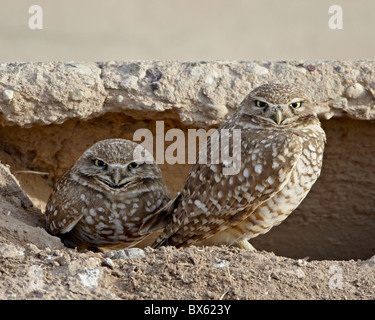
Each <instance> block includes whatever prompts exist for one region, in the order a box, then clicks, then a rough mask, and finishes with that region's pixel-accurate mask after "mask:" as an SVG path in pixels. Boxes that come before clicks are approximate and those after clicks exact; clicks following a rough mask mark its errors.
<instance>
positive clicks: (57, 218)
mask: <svg viewBox="0 0 375 320" xmlns="http://www.w3.org/2000/svg"><path fill="white" fill-rule="evenodd" d="M137 146H139V145H138V144H136V143H134V142H131V141H128V140H124V139H110V140H102V141H99V142H97V143H96V144H94V145H93V146H92V147H91V148H89V149H88V150H86V151H85V152H84V153H83V155H82V156H81V157H80V158H79V159H78V160H77V161H76V163H75V164H74V165H73V166H72V167H71V168H70V169H68V170H67V171H66V172H65V173H64V174H63V176H62V177H61V179H60V180H59V181H58V182H57V184H56V186H55V189H54V190H53V192H52V194H51V196H50V197H49V200H48V203H47V206H46V213H45V214H46V229H47V230H48V231H49V232H50V233H51V234H53V235H58V236H59V237H61V238H62V240H63V242H64V243H65V244H66V245H67V246H70V247H77V248H79V249H93V250H96V249H100V250H101V249H104V248H105V249H121V248H126V247H132V246H134V245H136V244H137V243H139V242H140V241H142V240H143V239H144V238H145V236H147V233H146V234H142V235H141V234H140V233H139V227H140V226H141V225H142V224H143V222H144V221H145V219H149V218H151V217H152V216H153V215H154V213H155V211H157V210H158V209H159V208H161V207H162V206H164V205H165V204H167V202H168V201H169V200H170V195H169V192H168V190H167V188H166V186H165V183H164V180H163V178H162V175H161V171H160V169H159V167H158V165H157V164H156V163H155V162H152V163H148V162H145V161H143V160H142V157H139V158H135V157H134V155H135V153H134V150H135V148H136V147H137Z"/></svg>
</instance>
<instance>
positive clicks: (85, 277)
mask: <svg viewBox="0 0 375 320" xmlns="http://www.w3.org/2000/svg"><path fill="white" fill-rule="evenodd" d="M99 276H100V270H99V269H98V268H90V269H85V273H79V274H78V278H79V279H80V280H81V283H82V285H83V286H85V287H88V288H96V287H97V286H98V279H99Z"/></svg>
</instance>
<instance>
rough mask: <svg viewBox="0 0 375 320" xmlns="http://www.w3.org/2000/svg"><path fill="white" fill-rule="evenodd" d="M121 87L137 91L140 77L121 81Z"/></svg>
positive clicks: (131, 77) (130, 77)
mask: <svg viewBox="0 0 375 320" xmlns="http://www.w3.org/2000/svg"><path fill="white" fill-rule="evenodd" d="M120 87H122V88H124V89H136V88H137V87H138V77H136V76H129V77H126V78H125V79H124V80H122V81H121V83H120Z"/></svg>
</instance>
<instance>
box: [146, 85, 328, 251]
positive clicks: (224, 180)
mask: <svg viewBox="0 0 375 320" xmlns="http://www.w3.org/2000/svg"><path fill="white" fill-rule="evenodd" d="M223 129H227V130H228V131H227V132H229V136H230V137H231V138H232V137H233V136H234V134H233V133H234V129H240V132H241V139H240V146H239V148H237V149H233V159H241V160H240V161H239V163H238V165H239V168H238V169H239V170H237V172H238V174H234V175H224V174H223V169H224V168H225V167H228V163H226V162H225V161H223V159H222V156H221V152H218V151H222V148H223V146H222V145H219V144H215V145H214V144H213V143H212V139H211V140H208V142H207V145H206V148H203V149H204V151H208V155H210V154H215V153H216V154H217V153H219V156H220V159H219V160H220V161H219V162H216V164H215V163H213V162H212V161H208V162H207V163H208V164H200V163H199V159H198V163H197V164H195V165H193V166H192V168H191V170H190V173H189V175H188V177H187V179H186V181H185V184H184V185H183V187H182V189H181V190H180V192H179V193H178V194H177V196H176V197H175V198H174V199H172V200H171V201H170V202H169V203H168V205H167V206H166V207H165V208H164V209H163V210H161V212H160V213H159V218H158V220H157V219H155V218H153V219H150V220H149V221H147V222H146V223H145V225H144V226H143V230H150V229H153V228H154V229H157V228H158V227H162V226H163V225H164V224H165V223H167V226H166V228H165V229H164V231H163V233H162V234H161V235H160V236H159V238H158V239H157V240H156V242H155V243H154V245H153V246H154V247H158V246H160V245H173V246H177V247H180V246H187V245H192V244H194V245H218V244H227V245H232V244H237V245H238V246H240V247H242V248H244V249H247V250H253V249H254V248H253V247H252V246H251V245H250V243H249V242H248V240H249V239H251V238H254V237H256V236H258V235H259V234H264V233H266V232H267V231H269V230H270V229H271V228H272V227H273V226H275V225H278V224H280V223H281V222H282V221H283V220H284V219H285V218H287V217H288V215H289V214H290V213H291V212H292V211H293V210H294V209H296V208H297V207H298V205H299V204H300V203H301V201H302V200H303V199H304V198H305V196H306V195H307V193H308V192H309V190H310V189H311V187H312V185H313V184H314V182H315V181H316V179H317V178H318V176H319V175H320V170H321V167H322V157H323V149H324V143H325V133H324V131H323V129H322V128H321V126H320V122H319V120H318V118H317V116H316V114H315V113H314V108H313V104H312V102H311V101H310V99H309V97H308V95H307V94H306V93H305V92H304V91H303V90H302V89H300V88H297V87H295V86H293V85H288V84H265V85H262V86H260V87H257V88H255V89H254V90H253V91H252V92H250V93H249V94H248V95H247V96H246V97H245V99H244V100H243V101H242V103H241V104H240V106H239V108H238V110H237V112H236V113H235V114H234V115H233V117H232V118H231V119H230V120H228V121H227V122H226V123H224V124H223V125H222V126H221V127H220V128H219V129H218V132H219V133H223V132H224V131H225V130H223ZM229 141H230V145H229V150H232V146H233V141H234V140H233V139H230V140H229ZM219 148H220V149H221V150H219ZM227 148H228V146H227ZM212 151H213V153H212ZM211 159H212V158H211ZM233 165H235V163H234V162H233Z"/></svg>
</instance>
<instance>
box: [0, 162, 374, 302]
mask: <svg viewBox="0 0 375 320" xmlns="http://www.w3.org/2000/svg"><path fill="white" fill-rule="evenodd" d="M374 298H375V256H374V257H372V258H370V259H368V260H366V261H361V260H357V261H354V260H350V261H333V260H332V261H331V260H324V261H317V260H315V261H310V260H309V259H308V258H307V257H305V258H304V257H301V259H291V258H287V257H280V256H276V255H275V254H274V253H272V252H265V251H258V252H252V253H250V252H247V251H244V250H242V249H238V248H228V247H194V246H193V247H189V248H184V249H176V248H174V247H163V248H161V249H157V250H154V249H151V248H150V247H147V246H146V247H145V248H143V249H140V248H133V249H126V250H123V251H109V252H106V253H93V252H83V253H82V252H77V251H75V250H72V249H68V248H65V247H64V246H63V245H62V244H61V242H60V240H59V239H58V238H56V237H52V236H50V235H49V234H48V233H47V232H46V231H45V230H44V229H43V215H42V213H41V211H40V210H39V209H38V208H36V207H35V206H33V205H32V203H31V201H30V200H29V198H28V197H27V196H26V194H25V193H24V192H23V190H22V189H21V188H20V187H19V185H18V182H17V180H16V179H15V178H14V176H13V175H12V174H11V173H10V171H9V169H8V168H7V167H6V166H4V165H2V164H0V299H3V300H12V299H43V300H44V299H69V300H76V299H136V300H143V299H151V300H155V299H159V300H164V299H171V300H180V299H194V300H195V299H209V300H220V299H222V300H233V299H236V300H245V299H260V300H265V299H293V300H294V299H359V300H362V299H374Z"/></svg>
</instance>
